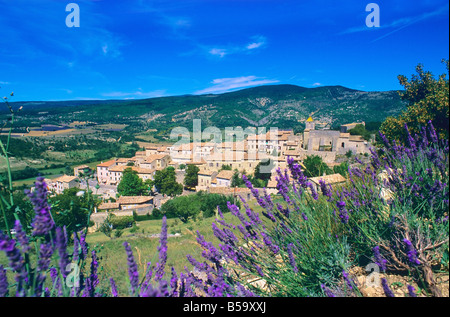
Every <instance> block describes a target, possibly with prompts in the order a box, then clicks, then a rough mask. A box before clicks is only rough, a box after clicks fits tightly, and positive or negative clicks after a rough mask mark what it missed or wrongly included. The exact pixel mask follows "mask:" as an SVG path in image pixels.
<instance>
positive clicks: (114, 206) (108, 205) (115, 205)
mask: <svg viewBox="0 0 450 317" xmlns="http://www.w3.org/2000/svg"><path fill="white" fill-rule="evenodd" d="M98 209H100V210H106V209H119V203H117V202H115V203H102V204H101V205H100V206H98Z"/></svg>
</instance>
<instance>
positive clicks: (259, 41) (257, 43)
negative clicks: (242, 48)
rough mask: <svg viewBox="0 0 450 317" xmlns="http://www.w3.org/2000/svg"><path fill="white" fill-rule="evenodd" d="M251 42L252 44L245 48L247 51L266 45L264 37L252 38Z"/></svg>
mask: <svg viewBox="0 0 450 317" xmlns="http://www.w3.org/2000/svg"><path fill="white" fill-rule="evenodd" d="M253 40H254V42H252V43H250V44H248V45H247V46H246V48H247V50H254V49H257V48H260V47H261V46H263V45H265V44H266V38H265V37H264V36H254V37H253Z"/></svg>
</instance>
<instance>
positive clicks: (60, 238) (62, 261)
mask: <svg viewBox="0 0 450 317" xmlns="http://www.w3.org/2000/svg"><path fill="white" fill-rule="evenodd" d="M56 248H57V249H58V255H59V269H60V271H61V274H62V276H63V277H64V278H66V277H67V274H68V273H69V272H68V271H66V267H67V264H69V257H68V254H67V244H66V236H65V234H64V231H63V230H62V229H61V228H60V227H57V228H56Z"/></svg>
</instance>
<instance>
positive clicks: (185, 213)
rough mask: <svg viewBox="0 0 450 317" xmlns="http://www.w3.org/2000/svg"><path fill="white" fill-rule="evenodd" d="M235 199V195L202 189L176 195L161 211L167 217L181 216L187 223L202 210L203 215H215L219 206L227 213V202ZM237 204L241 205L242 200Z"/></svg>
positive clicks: (206, 216)
mask: <svg viewBox="0 0 450 317" xmlns="http://www.w3.org/2000/svg"><path fill="white" fill-rule="evenodd" d="M228 201H231V202H232V201H233V196H225V195H220V194H208V193H206V192H203V191H200V192H197V193H196V194H195V195H188V196H179V197H175V198H174V199H171V200H169V201H167V202H166V203H164V204H163V205H162V206H161V212H162V213H163V214H164V215H165V216H166V217H167V218H179V219H180V220H181V221H182V222H184V223H186V222H188V221H189V220H190V219H196V218H197V217H198V216H199V215H200V212H202V213H203V217H205V218H208V217H213V216H214V215H215V214H216V210H217V206H219V208H220V210H221V211H222V212H223V213H225V212H228V211H229V210H228V207H227V202H228ZM236 205H237V206H238V207H240V202H239V201H237V202H236Z"/></svg>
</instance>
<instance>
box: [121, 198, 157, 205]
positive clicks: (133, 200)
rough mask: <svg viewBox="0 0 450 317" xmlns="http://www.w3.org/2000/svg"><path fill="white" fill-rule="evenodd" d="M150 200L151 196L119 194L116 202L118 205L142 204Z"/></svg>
mask: <svg viewBox="0 0 450 317" xmlns="http://www.w3.org/2000/svg"><path fill="white" fill-rule="evenodd" d="M152 200H153V197H150V196H120V197H119V199H117V203H118V204H120V205H129V204H143V203H148V202H149V201H152Z"/></svg>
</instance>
